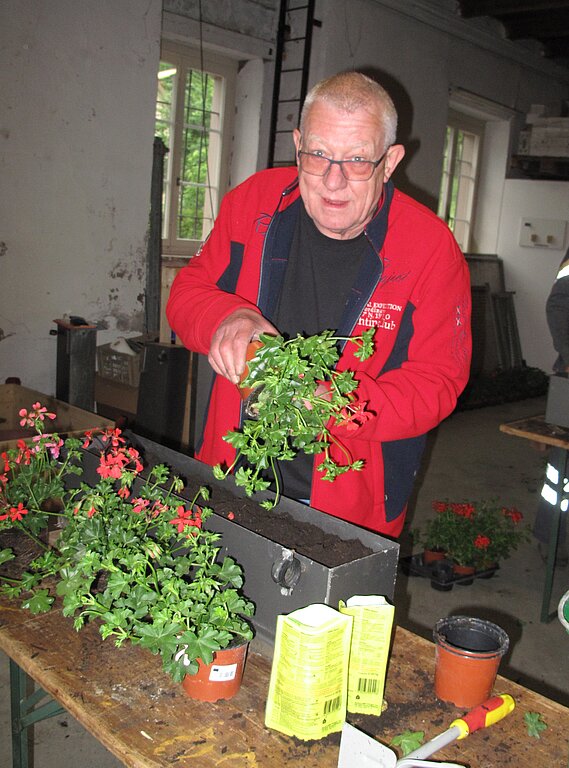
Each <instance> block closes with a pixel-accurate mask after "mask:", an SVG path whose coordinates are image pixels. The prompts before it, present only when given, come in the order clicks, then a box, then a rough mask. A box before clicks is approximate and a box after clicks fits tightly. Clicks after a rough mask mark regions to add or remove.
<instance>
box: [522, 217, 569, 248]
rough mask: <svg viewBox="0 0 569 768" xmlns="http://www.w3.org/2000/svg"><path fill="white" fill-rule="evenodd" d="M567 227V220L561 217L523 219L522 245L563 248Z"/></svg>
mask: <svg viewBox="0 0 569 768" xmlns="http://www.w3.org/2000/svg"><path fill="white" fill-rule="evenodd" d="M566 229H567V222H566V221H563V220H561V219H532V218H527V219H522V224H521V229H520V245H523V246H527V247H529V248H553V249H557V250H562V249H563V248H564V247H565V231H566Z"/></svg>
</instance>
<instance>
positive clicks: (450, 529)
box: [416, 501, 529, 568]
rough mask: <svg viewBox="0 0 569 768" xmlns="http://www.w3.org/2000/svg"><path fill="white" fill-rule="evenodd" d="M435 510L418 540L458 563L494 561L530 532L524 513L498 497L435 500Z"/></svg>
mask: <svg viewBox="0 0 569 768" xmlns="http://www.w3.org/2000/svg"><path fill="white" fill-rule="evenodd" d="M433 510H434V511H435V513H436V514H435V517H433V518H431V519H429V520H428V521H427V522H426V524H425V525H424V526H423V527H422V528H419V529H418V530H417V532H416V533H417V540H418V541H419V542H420V543H421V544H422V546H423V547H424V548H425V549H436V550H440V551H443V552H444V553H445V555H446V557H447V558H448V559H449V560H452V561H453V562H455V563H457V564H458V565H467V566H474V567H476V568H480V567H485V566H489V565H495V564H497V563H499V562H500V560H505V559H506V558H508V557H510V555H511V554H512V552H513V551H514V550H515V549H517V547H518V546H519V545H520V544H521V542H522V541H525V540H527V538H528V536H529V533H528V528H527V526H524V525H523V524H522V520H523V515H522V513H521V512H520V511H519V510H517V509H515V508H513V507H504V506H501V505H499V504H498V503H497V502H495V501H481V502H469V501H467V502H458V503H457V502H448V501H434V502H433Z"/></svg>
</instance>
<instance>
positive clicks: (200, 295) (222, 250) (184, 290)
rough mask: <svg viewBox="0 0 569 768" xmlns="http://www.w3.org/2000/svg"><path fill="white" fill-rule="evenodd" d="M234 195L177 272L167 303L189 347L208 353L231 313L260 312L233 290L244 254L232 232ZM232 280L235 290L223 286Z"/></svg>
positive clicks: (172, 321) (177, 330)
mask: <svg viewBox="0 0 569 768" xmlns="http://www.w3.org/2000/svg"><path fill="white" fill-rule="evenodd" d="M233 197H234V196H233V195H232V194H231V193H230V194H228V195H226V196H225V198H224V200H223V202H222V204H221V209H220V212H219V215H218V217H217V219H216V222H215V225H214V228H213V230H212V232H211V234H210V236H209V237H208V239H207V240H206V241H205V243H204V244H203V246H202V247H201V249H200V250H199V251H198V253H197V254H196V255H195V256H193V257H192V258H191V259H190V261H189V262H188V264H187V265H186V266H184V267H182V269H181V270H180V271H179V272H178V274H177V275H176V277H175V279H174V282H173V284H172V288H171V289H170V296H169V298H168V303H167V305H166V317H167V319H168V322H169V324H170V327H171V328H172V330H173V331H174V332H175V333H176V335H177V336H178V337H179V338H180V339H181V341H182V342H183V344H184V345H185V346H186V347H187V348H188V349H191V350H192V351H194V352H199V353H201V354H207V353H208V351H209V347H210V343H211V337H212V335H213V333H214V331H215V330H216V328H217V327H218V325H219V324H220V323H221V321H222V320H224V319H225V318H226V317H227V316H228V315H230V314H231V313H233V312H235V311H236V310H237V309H241V308H244V307H246V308H248V309H253V310H255V311H257V312H258V311H259V310H258V309H257V307H256V306H255V304H254V302H251V301H248V300H247V299H246V298H244V297H243V296H239V295H236V294H235V293H233V291H234V290H235V283H236V277H235V279H231V276H232V274H233V272H235V271H238V269H237V267H238V266H240V259H241V258H242V255H243V247H242V246H240V245H239V243H238V242H236V241H235V240H234V234H233V232H232V230H233V229H234V225H235V205H234V202H233ZM236 262H239V263H238V264H237V263H236ZM231 282H233V285H232V288H231V290H229V289H228V290H224V289H223V288H222V287H220V286H222V285H226V284H228V283H231Z"/></svg>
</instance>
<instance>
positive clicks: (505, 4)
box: [459, 0, 569, 19]
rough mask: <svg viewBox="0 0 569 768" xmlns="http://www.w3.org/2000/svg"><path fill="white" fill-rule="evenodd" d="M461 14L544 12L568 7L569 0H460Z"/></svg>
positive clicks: (494, 14) (465, 16)
mask: <svg viewBox="0 0 569 768" xmlns="http://www.w3.org/2000/svg"><path fill="white" fill-rule="evenodd" d="M459 5H460V14H461V16H462V17H463V18H465V19H468V18H473V17H475V16H509V15H510V14H513V15H520V14H523V13H528V12H529V13H531V12H534V11H535V12H539V13H540V14H543V13H544V12H547V11H553V10H556V9H563V8H565V9H568V10H569V1H568V0H525V2H523V1H522V2H517V0H459Z"/></svg>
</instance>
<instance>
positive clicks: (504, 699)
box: [338, 693, 515, 768]
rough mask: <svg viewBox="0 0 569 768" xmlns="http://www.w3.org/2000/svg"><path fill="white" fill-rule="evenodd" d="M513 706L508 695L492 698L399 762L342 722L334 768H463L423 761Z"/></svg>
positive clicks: (376, 743) (500, 718) (378, 745)
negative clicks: (336, 765)
mask: <svg viewBox="0 0 569 768" xmlns="http://www.w3.org/2000/svg"><path fill="white" fill-rule="evenodd" d="M514 707H515V702H514V700H513V698H512V697H511V696H510V695H509V694H507V693H505V694H502V695H501V696H493V697H492V698H491V699H488V700H487V701H485V702H484V703H483V704H480V705H479V706H478V707H475V708H474V709H472V710H471V711H470V712H469V713H468V714H466V715H464V717H461V718H458V719H457V720H454V721H453V722H452V723H451V724H450V727H449V728H448V729H447V730H446V731H444V732H443V733H441V734H439V735H438V736H436V737H435V738H434V739H431V740H430V741H427V742H426V743H425V744H423V745H422V746H420V747H419V748H418V749H415V750H414V751H413V752H411V753H410V754H408V755H406V756H405V757H402V758H400V759H399V760H398V759H397V755H396V754H395V752H393V750H391V749H389V747H386V746H385V744H380V743H379V742H378V741H376V740H375V739H373V738H372V737H371V736H368V735H367V734H365V733H363V732H362V731H360V730H358V729H357V728H354V726H353V725H350V724H349V723H344V726H343V728H342V739H341V741H340V756H339V758H338V768H413V767H415V766H416V767H417V768H420V767H422V766H432V768H463V766H459V765H457V763H439V762H433V761H431V760H426V759H425V758H427V757H430V756H431V755H432V754H434V753H435V752H436V751H437V750H439V749H442V748H443V747H445V746H446V745H447V744H451V743H452V742H453V741H455V740H456V739H464V738H465V737H466V736H468V734H469V733H474V731H478V730H479V729H480V728H486V727H488V726H489V725H492V724H493V723H497V722H498V721H499V720H502V718H504V717H506V715H509V714H510V712H511V711H512V710H513V709H514Z"/></svg>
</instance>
